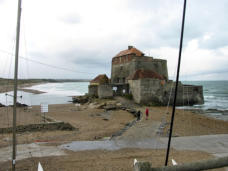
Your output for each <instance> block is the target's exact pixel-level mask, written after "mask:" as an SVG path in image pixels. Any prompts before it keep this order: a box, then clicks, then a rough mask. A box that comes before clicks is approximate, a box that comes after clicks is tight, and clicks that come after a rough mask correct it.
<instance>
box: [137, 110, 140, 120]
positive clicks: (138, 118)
mask: <svg viewBox="0 0 228 171" xmlns="http://www.w3.org/2000/svg"><path fill="white" fill-rule="evenodd" d="M140 119H141V111H140V110H138V112H137V121H139V120H140Z"/></svg>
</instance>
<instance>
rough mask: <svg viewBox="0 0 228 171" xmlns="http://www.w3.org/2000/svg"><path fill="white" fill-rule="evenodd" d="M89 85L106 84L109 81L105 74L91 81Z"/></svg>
mask: <svg viewBox="0 0 228 171" xmlns="http://www.w3.org/2000/svg"><path fill="white" fill-rule="evenodd" d="M90 83H99V84H106V83H109V79H108V77H107V75H106V74H100V75H98V76H96V77H95V78H94V79H93V80H91V81H90Z"/></svg>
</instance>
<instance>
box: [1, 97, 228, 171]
mask: <svg viewBox="0 0 228 171" xmlns="http://www.w3.org/2000/svg"><path fill="white" fill-rule="evenodd" d="M108 101H109V100H108ZM133 106H134V105H133ZM135 107H136V108H137V109H140V110H141V111H142V112H143V118H142V120H141V121H140V122H138V123H137V124H136V125H134V126H133V127H131V128H130V129H128V130H127V131H126V132H124V134H123V135H122V136H120V137H118V138H123V139H124V138H125V139H129V140H132V141H133V140H138V139H143V138H147V137H148V136H151V137H153V136H158V135H157V134H156V132H157V129H158V128H159V126H160V124H161V123H162V122H167V123H169V120H170V115H171V108H168V110H167V108H166V107H149V111H150V114H149V119H148V120H146V119H145V114H144V111H145V108H146V106H144V107H140V106H137V105H136V106H135ZM8 110H11V109H8ZM6 111H7V108H0V122H1V127H6V126H7V125H8V123H12V120H11V117H6V116H7V113H6ZM19 111H20V112H18V123H20V124H27V123H31V122H32V123H33V122H34V123H36V122H41V121H42V120H41V119H40V114H41V113H40V106H33V107H32V108H31V109H28V110H24V108H20V109H19ZM10 113H11V112H9V111H8V116H10V115H12V113H11V114H10ZM47 116H49V117H51V118H54V119H55V120H59V121H64V122H69V123H70V124H71V125H73V126H74V127H76V128H78V130H76V131H43V132H33V133H29V132H25V133H22V134H19V135H17V138H18V139H17V142H18V143H19V144H23V143H32V142H48V143H49V145H51V146H53V145H59V144H63V143H67V142H70V141H78V140H99V139H102V138H104V137H110V136H111V135H112V134H114V133H115V132H117V131H119V130H120V129H122V128H123V127H125V125H126V124H127V123H129V122H131V121H132V120H134V119H135V118H134V117H133V115H132V114H130V113H128V112H127V111H123V110H112V111H109V112H106V111H105V110H104V109H96V106H95V105H91V104H90V105H88V104H87V105H82V106H80V107H78V106H76V105H74V104H61V105H49V112H48V114H47ZM7 119H8V121H7ZM5 122H6V123H5ZM167 130H168V126H166V127H165V128H164V131H163V132H164V134H163V135H161V136H166V135H167ZM227 133H228V122H227V121H222V120H216V119H213V118H209V117H206V116H203V115H199V114H195V113H192V112H191V111H184V110H176V116H175V124H174V136H191V135H211V134H227ZM11 137H12V135H11V134H2V135H0V147H4V146H8V145H10V144H11V142H12V141H11ZM67 153H68V155H67V156H60V157H42V158H29V159H24V160H21V161H19V162H18V165H17V167H18V170H26V169H27V170H28V169H29V170H35V169H36V168H37V161H41V163H42V164H43V166H44V169H45V170H132V165H133V159H134V158H137V159H139V160H140V161H150V162H152V163H153V165H154V166H162V165H163V163H164V157H165V150H150V149H143V150H142V149H140V150H139V149H122V150H117V151H105V150H94V151H81V152H70V151H67ZM172 155H173V157H174V158H175V160H176V161H177V162H178V163H183V162H187V161H188V162H190V161H197V160H201V159H208V158H211V157H213V156H211V155H210V154H207V153H205V152H200V151H176V150H172ZM1 166H2V168H4V169H3V170H7V168H9V167H10V163H9V162H8V163H7V162H6V163H2V164H1ZM0 170H1V169H0ZM220 170H222V169H220Z"/></svg>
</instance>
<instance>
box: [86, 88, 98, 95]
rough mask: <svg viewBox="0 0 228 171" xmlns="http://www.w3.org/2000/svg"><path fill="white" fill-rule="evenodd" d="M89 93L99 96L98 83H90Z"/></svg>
mask: <svg viewBox="0 0 228 171" xmlns="http://www.w3.org/2000/svg"><path fill="white" fill-rule="evenodd" d="M88 89H89V90H88V95H89V96H95V97H98V85H89V86H88Z"/></svg>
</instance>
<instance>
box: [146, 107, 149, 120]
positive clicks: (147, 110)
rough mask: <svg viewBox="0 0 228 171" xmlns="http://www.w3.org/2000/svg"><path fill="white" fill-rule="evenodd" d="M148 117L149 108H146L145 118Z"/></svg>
mask: <svg viewBox="0 0 228 171" xmlns="http://www.w3.org/2000/svg"><path fill="white" fill-rule="evenodd" d="M148 117H149V109H148V108H146V120H147V119H148Z"/></svg>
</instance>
